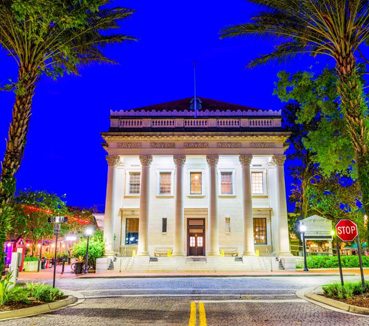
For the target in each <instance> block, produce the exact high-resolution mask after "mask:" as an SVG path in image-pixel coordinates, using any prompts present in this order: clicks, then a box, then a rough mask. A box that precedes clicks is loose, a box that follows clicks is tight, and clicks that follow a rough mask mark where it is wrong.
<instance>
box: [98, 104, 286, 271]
mask: <svg viewBox="0 0 369 326" xmlns="http://www.w3.org/2000/svg"><path fill="white" fill-rule="evenodd" d="M102 135H103V138H104V140H105V144H104V148H105V149H106V151H107V153H108V156H107V162H108V178H107V193H106V209H105V220H104V234H105V240H106V252H107V255H108V256H109V255H113V254H115V255H118V256H121V257H132V256H135V257H146V258H141V261H149V260H148V256H150V257H154V256H157V257H158V256H159V258H158V260H162V257H163V259H165V260H166V264H167V266H176V267H175V268H176V269H179V268H178V265H180V264H182V263H185V262H186V261H187V260H188V258H187V260H186V257H193V256H196V257H198V256H204V257H205V258H204V259H207V260H209V259H213V260H214V259H217V260H218V261H219V260H221V259H223V258H224V259H225V258H226V257H227V256H238V257H243V261H245V259H246V260H247V257H252V256H258V257H261V256H269V257H272V256H278V257H286V256H290V247H289V235H288V225H287V207H286V191H285V179H284V161H285V156H284V151H285V141H286V139H287V137H288V133H287V132H285V131H284V130H283V129H282V127H281V116H280V112H278V111H272V110H268V111H267V110H257V109H253V108H249V107H244V106H240V105H233V104H228V103H222V102H217V101H214V100H209V99H202V98H201V99H200V98H197V99H196V100H194V99H190V98H189V99H184V100H180V101H175V102H169V103H164V104H160V105H154V106H149V107H144V108H138V109H133V110H122V111H112V112H111V116H110V129H109V131H108V132H105V133H103V134H102ZM164 256H165V257H164ZM122 259H124V258H122ZM136 259H139V258H136ZM238 260H240V259H238ZM274 260H275V259H274ZM232 261H234V258H232ZM241 261H242V259H241ZM170 262H172V265H171V264H170ZM173 262H175V264H173ZM123 263H124V264H126V263H125V262H123ZM127 264H128V262H127ZM168 264H169V265H168Z"/></svg>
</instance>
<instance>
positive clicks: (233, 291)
mask: <svg viewBox="0 0 369 326" xmlns="http://www.w3.org/2000/svg"><path fill="white" fill-rule="evenodd" d="M333 280H337V277H332V276H324V277H322V276H303V277H302V276H299V277H232V278H223V277H217V278H209V277H206V278H204V277H201V278H199V277H197V278H192V277H191V278H143V279H79V280H75V279H64V280H60V281H59V284H58V286H59V287H60V288H63V289H68V290H73V291H78V292H80V293H82V294H83V295H84V296H85V297H86V300H85V301H84V302H83V303H81V304H79V305H76V306H73V307H70V308H66V309H63V310H59V311H56V312H53V313H50V314H46V315H42V316H38V317H31V318H24V319H19V320H13V321H5V322H0V326H3V325H4V326H5V325H9V326H13V325H45V326H46V325H47V326H50V325H63V326H67V325H73V326H80V325H83V326H84V325H88V326H90V325H103V326H107V325H189V326H194V325H202V326H205V325H222V326H225V325H227V326H228V325H284V326H286V325H288V326H290V325H324V326H328V325H334V326H336V325H355V326H356V325H369V317H365V316H356V315H352V314H345V313H341V312H337V311H332V310H328V309H325V308H322V307H320V306H317V305H315V304H312V303H310V302H307V301H305V300H302V299H300V298H299V297H297V296H296V294H295V293H296V291H297V290H299V289H303V288H307V287H315V286H318V285H320V284H324V283H327V282H330V281H333Z"/></svg>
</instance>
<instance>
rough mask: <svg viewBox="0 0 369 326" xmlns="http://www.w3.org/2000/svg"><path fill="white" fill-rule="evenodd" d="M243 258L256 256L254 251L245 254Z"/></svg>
mask: <svg viewBox="0 0 369 326" xmlns="http://www.w3.org/2000/svg"><path fill="white" fill-rule="evenodd" d="M243 256H255V252H254V251H245V252H244V253H243Z"/></svg>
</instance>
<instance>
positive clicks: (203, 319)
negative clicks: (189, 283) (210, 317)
mask: <svg viewBox="0 0 369 326" xmlns="http://www.w3.org/2000/svg"><path fill="white" fill-rule="evenodd" d="M199 322H200V325H199V326H207V324H208V323H207V321H206V312H205V305H204V303H203V302H199Z"/></svg>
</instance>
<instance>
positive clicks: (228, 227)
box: [225, 217, 231, 233]
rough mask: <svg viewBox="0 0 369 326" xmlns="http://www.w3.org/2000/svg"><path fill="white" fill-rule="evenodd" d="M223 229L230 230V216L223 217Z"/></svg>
mask: <svg viewBox="0 0 369 326" xmlns="http://www.w3.org/2000/svg"><path fill="white" fill-rule="evenodd" d="M225 231H226V232H227V233H229V232H231V218H230V217H226V218H225Z"/></svg>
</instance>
